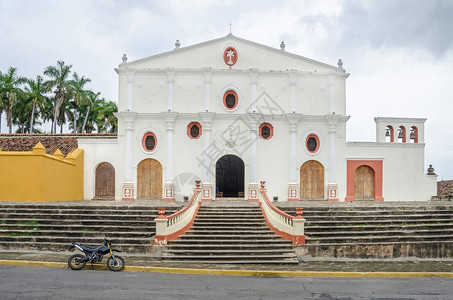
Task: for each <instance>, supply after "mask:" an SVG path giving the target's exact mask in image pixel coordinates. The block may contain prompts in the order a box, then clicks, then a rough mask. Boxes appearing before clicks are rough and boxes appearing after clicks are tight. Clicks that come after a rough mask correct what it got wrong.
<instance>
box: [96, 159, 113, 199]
mask: <svg viewBox="0 0 453 300" xmlns="http://www.w3.org/2000/svg"><path fill="white" fill-rule="evenodd" d="M95 180H96V182H95V191H94V196H95V198H113V199H114V198H115V168H114V167H113V166H112V165H111V164H109V163H108V162H103V163H101V164H100V165H99V166H98V167H97V168H96V179H95Z"/></svg>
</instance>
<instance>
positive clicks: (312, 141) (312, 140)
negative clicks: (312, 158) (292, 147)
mask: <svg viewBox="0 0 453 300" xmlns="http://www.w3.org/2000/svg"><path fill="white" fill-rule="evenodd" d="M319 146H320V145H319V138H318V136H317V135H315V134H310V135H309V136H308V137H307V140H306V141H305V147H306V148H307V151H308V152H309V153H313V154H314V153H317V152H318V150H319Z"/></svg>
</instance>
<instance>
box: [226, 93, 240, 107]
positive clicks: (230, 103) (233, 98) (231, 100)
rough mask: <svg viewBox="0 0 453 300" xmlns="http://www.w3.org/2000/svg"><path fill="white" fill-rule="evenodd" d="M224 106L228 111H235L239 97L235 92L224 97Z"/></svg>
mask: <svg viewBox="0 0 453 300" xmlns="http://www.w3.org/2000/svg"><path fill="white" fill-rule="evenodd" d="M223 105H224V106H225V108H226V109H228V110H234V109H235V108H236V107H237V105H238V95H237V94H236V92H235V91H231V90H230V91H227V92H226V93H225V95H224V96H223Z"/></svg>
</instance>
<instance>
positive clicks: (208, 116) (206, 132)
mask: <svg viewBox="0 0 453 300" xmlns="http://www.w3.org/2000/svg"><path fill="white" fill-rule="evenodd" d="M198 115H199V116H200V118H201V120H202V122H203V136H204V150H203V185H202V187H203V186H205V185H206V186H209V187H210V189H209V191H210V192H209V199H212V184H211V183H212V181H211V164H212V161H211V156H210V155H209V147H210V146H211V122H212V119H213V118H214V116H215V113H213V112H201V113H198ZM207 189H208V188H207ZM204 195H205V190H204V189H203V188H202V199H204V198H203V196H204ZM206 199H208V198H206Z"/></svg>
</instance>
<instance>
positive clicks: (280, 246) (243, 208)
mask: <svg viewBox="0 0 453 300" xmlns="http://www.w3.org/2000/svg"><path fill="white" fill-rule="evenodd" d="M162 260H163V261H168V262H180V263H181V262H187V263H217V264H225V263H228V264H297V263H298V260H297V257H296V255H295V253H294V249H293V247H292V243H291V242H290V241H285V240H283V239H282V238H281V237H279V236H277V235H275V234H274V233H273V232H272V231H271V230H270V229H269V227H268V226H267V225H266V222H265V219H264V217H263V214H262V212H261V209H260V207H259V206H258V204H257V203H247V202H245V201H243V202H240V201H237V199H236V200H231V199H229V200H227V201H225V199H222V201H221V202H220V201H214V202H210V203H203V205H202V206H201V207H200V209H199V210H198V214H197V217H196V218H195V221H194V224H193V226H192V228H191V229H190V230H189V231H187V232H186V234H185V235H183V236H180V237H179V238H178V239H177V240H174V241H169V242H168V248H167V250H165V252H164V253H163V256H162Z"/></svg>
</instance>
